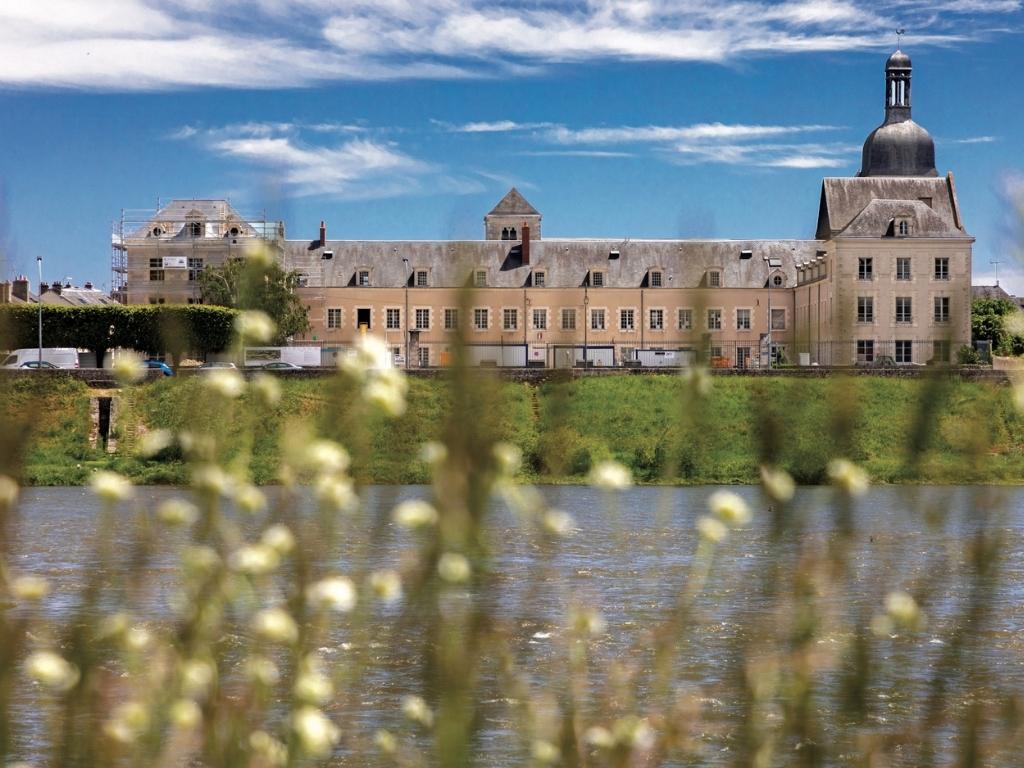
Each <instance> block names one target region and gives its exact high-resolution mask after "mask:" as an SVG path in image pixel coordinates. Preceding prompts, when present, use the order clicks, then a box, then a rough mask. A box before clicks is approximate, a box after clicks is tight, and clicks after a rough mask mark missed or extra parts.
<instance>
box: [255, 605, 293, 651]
mask: <svg viewBox="0 0 1024 768" xmlns="http://www.w3.org/2000/svg"><path fill="white" fill-rule="evenodd" d="M253 630H255V632H256V634H257V635H259V636H260V637H262V638H263V639H264V640H267V641H269V642H271V643H281V644H290V643H294V642H295V641H296V640H298V639H299V627H298V625H297V624H296V623H295V619H293V618H292V617H291V615H290V614H289V613H288V612H287V611H286V610H284V609H283V608H266V609H264V610H262V611H260V612H259V613H257V614H256V616H255V617H254V618H253Z"/></svg>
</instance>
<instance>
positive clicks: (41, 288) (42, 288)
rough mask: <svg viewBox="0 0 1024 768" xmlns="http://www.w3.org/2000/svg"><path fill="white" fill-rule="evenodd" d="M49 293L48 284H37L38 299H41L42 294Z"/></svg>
mask: <svg viewBox="0 0 1024 768" xmlns="http://www.w3.org/2000/svg"><path fill="white" fill-rule="evenodd" d="M49 292H50V284H49V283H40V284H39V298H42V297H43V294H44V293H49Z"/></svg>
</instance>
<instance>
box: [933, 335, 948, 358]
mask: <svg viewBox="0 0 1024 768" xmlns="http://www.w3.org/2000/svg"><path fill="white" fill-rule="evenodd" d="M949 350H950V343H949V342H948V341H946V340H942V341H933V342H932V360H935V361H936V362H939V363H948V362H949Z"/></svg>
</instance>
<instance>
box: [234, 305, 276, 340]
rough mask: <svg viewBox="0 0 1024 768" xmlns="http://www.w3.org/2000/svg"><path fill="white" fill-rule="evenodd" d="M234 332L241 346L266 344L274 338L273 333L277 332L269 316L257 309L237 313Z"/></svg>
mask: <svg viewBox="0 0 1024 768" xmlns="http://www.w3.org/2000/svg"><path fill="white" fill-rule="evenodd" d="M235 330H236V331H237V332H238V335H239V336H240V337H241V339H242V343H243V344H244V343H255V344H266V343H267V342H269V341H270V340H271V339H273V338H274V333H275V332H276V331H277V329H276V327H275V326H274V321H273V320H271V319H270V315H268V314H267V313H266V312H261V311H260V310H258V309H250V310H246V311H245V312H239V313H238V314H237V315H236V316H235Z"/></svg>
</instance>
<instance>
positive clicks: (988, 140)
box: [943, 136, 999, 144]
mask: <svg viewBox="0 0 1024 768" xmlns="http://www.w3.org/2000/svg"><path fill="white" fill-rule="evenodd" d="M996 141H999V139H997V138H996V137H995V136H968V137H967V138H966V139H946V140H945V141H944V142H943V143H944V144H992V143H993V142H996Z"/></svg>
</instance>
